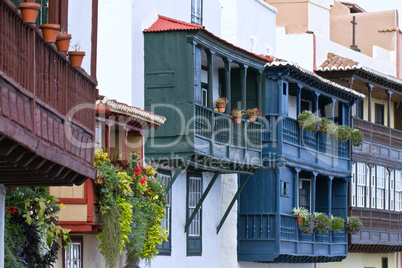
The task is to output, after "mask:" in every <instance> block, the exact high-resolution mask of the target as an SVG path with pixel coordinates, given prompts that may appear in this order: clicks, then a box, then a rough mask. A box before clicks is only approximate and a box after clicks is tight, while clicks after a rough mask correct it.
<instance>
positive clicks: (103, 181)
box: [95, 177, 105, 184]
mask: <svg viewBox="0 0 402 268" xmlns="http://www.w3.org/2000/svg"><path fill="white" fill-rule="evenodd" d="M104 183H105V179H103V178H102V177H96V179H95V184H104Z"/></svg>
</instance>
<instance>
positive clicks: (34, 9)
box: [18, 2, 40, 23]
mask: <svg viewBox="0 0 402 268" xmlns="http://www.w3.org/2000/svg"><path fill="white" fill-rule="evenodd" d="M18 8H19V9H20V10H21V15H22V21H23V22H24V23H35V21H36V17H37V16H38V12H39V9H40V4H38V3H25V2H23V3H20V5H19V6H18Z"/></svg>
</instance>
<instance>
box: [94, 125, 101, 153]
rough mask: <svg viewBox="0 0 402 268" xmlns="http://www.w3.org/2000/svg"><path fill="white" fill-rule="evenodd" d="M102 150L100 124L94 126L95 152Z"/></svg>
mask: <svg viewBox="0 0 402 268" xmlns="http://www.w3.org/2000/svg"><path fill="white" fill-rule="evenodd" d="M97 149H102V127H101V125H100V124H98V123H96V124H95V150H97Z"/></svg>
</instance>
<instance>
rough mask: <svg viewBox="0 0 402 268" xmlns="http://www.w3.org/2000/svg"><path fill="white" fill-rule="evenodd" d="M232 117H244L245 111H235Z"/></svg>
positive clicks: (232, 112)
mask: <svg viewBox="0 0 402 268" xmlns="http://www.w3.org/2000/svg"><path fill="white" fill-rule="evenodd" d="M230 113H231V114H232V116H243V114H244V110H237V109H236V108H235V109H233V110H232V111H231V112H230Z"/></svg>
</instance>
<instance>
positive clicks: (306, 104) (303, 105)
mask: <svg viewBox="0 0 402 268" xmlns="http://www.w3.org/2000/svg"><path fill="white" fill-rule="evenodd" d="M300 111H302V112H304V111H310V112H312V111H313V103H312V102H311V101H308V100H300Z"/></svg>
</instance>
